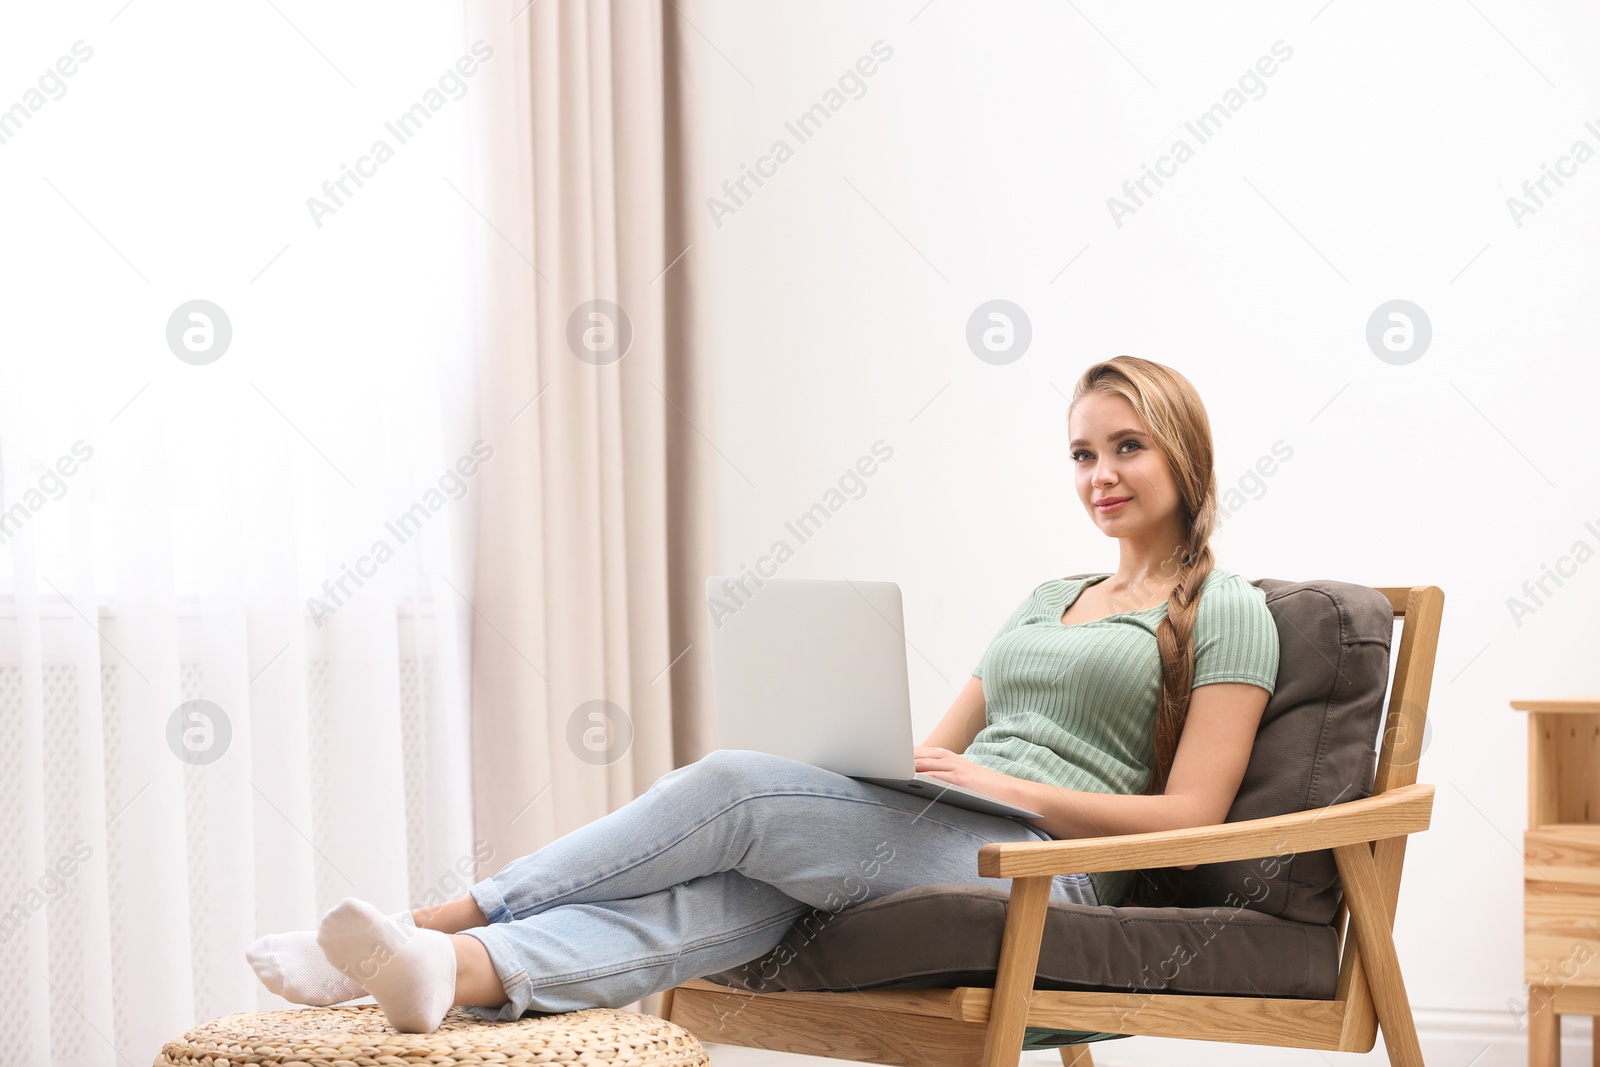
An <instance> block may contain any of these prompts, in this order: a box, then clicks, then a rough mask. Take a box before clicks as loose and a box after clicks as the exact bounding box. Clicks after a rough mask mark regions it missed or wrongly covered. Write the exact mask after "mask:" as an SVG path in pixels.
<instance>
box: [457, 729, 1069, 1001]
mask: <svg viewBox="0 0 1600 1067" xmlns="http://www.w3.org/2000/svg"><path fill="white" fill-rule="evenodd" d="M1048 840H1050V836H1049V835H1048V834H1046V833H1045V832H1044V831H1043V830H1039V829H1036V828H1035V827H1033V826H1030V825H1029V824H1027V823H1025V822H1023V821H1022V820H1020V819H1012V818H1008V817H1006V816H1001V815H986V814H983V813H982V812H976V811H970V810H968V809H966V808H958V807H955V806H954V805H951V804H939V803H934V802H932V801H929V800H925V799H922V798H919V797H915V796H911V795H909V794H906V793H901V792H898V791H896V790H893V789H888V788H885V787H883V786H879V785H872V784H870V783H868V782H858V781H856V780H855V779H853V778H847V777H845V776H844V775H841V774H835V773H834V772H832V771H825V770H822V769H820V768H817V767H813V766H811V765H809V764H806V763H800V762H798V761H796V760H792V759H788V758H786V757H783V756H773V755H768V754H767V753H764V752H752V751H748V750H744V749H719V750H717V751H715V752H712V753H710V754H709V755H707V756H705V757H704V758H702V759H700V760H698V761H696V762H694V763H691V764H689V765H688V766H685V767H679V768H677V769H676V770H672V771H669V772H667V773H666V774H664V775H662V776H661V777H660V778H659V779H657V780H656V782H655V784H654V785H652V786H651V787H650V788H649V789H648V790H646V791H645V792H644V793H643V794H641V795H640V796H638V797H637V798H635V799H634V800H632V801H631V802H629V803H628V804H625V805H623V806H622V807H620V808H618V809H617V810H616V811H613V812H611V813H610V814H609V815H605V816H603V817H601V818H599V819H596V820H595V821H594V822H592V823H590V824H589V825H587V826H584V827H580V828H579V829H577V830H574V831H572V832H571V833H569V834H567V835H566V836H564V837H562V838H560V839H559V840H556V841H552V842H551V843H550V844H548V845H546V846H544V847H543V848H541V849H539V850H538V851H537V852H533V853H530V854H529V855H526V856H521V857H519V858H517V859H514V860H512V861H511V862H509V863H507V864H506V865H505V866H504V867H503V868H501V869H500V871H499V872H498V873H496V874H494V875H493V876H491V877H489V878H486V879H484V880H483V881H481V882H477V883H476V884H474V885H473V886H472V888H471V890H470V892H471V893H472V896H473V899H474V900H476V901H477V903H478V907H479V909H480V910H481V911H482V912H483V914H484V916H485V917H486V918H487V919H488V920H489V925H487V926H480V927H476V928H474V929H471V930H463V931H461V932H462V933H463V934H467V935H469V936H471V937H475V938H477V939H478V940H479V941H482V942H483V945H484V947H485V948H486V949H487V950H488V952H489V959H490V960H491V961H492V962H493V964H494V969H495V973H496V974H497V975H498V976H499V978H500V982H501V984H502V985H503V986H504V987H505V991H506V997H507V998H508V1003H506V1004H504V1005H502V1006H500V1007H498V1008H469V1009H467V1010H468V1011H470V1012H472V1013H473V1014H475V1015H477V1016H479V1017H481V1018H484V1019H516V1018H518V1017H520V1016H521V1015H523V1014H524V1013H527V1012H564V1011H576V1010H579V1009H582V1008H597V1007H598V1008H620V1007H622V1006H623V1005H625V1004H631V1003H633V1002H634V1001H636V1000H639V999H640V998H642V997H646V996H648V995H650V994H651V993H656V992H659V991H661V990H664V989H670V988H672V987H674V986H676V985H678V984H679V983H681V982H684V981H686V980H688V979H690V978H699V977H701V976H703V975H707V974H712V973H714V972H717V971H721V970H724V969H726V968H729V967H734V966H737V965H738V964H741V963H746V962H749V961H751V960H754V959H756V958H758V957H760V956H762V955H765V954H766V953H768V952H770V951H771V950H772V949H774V948H776V947H777V945H778V944H779V942H781V941H782V940H783V937H784V934H785V933H786V932H787V931H788V929H789V926H790V924H791V923H792V922H794V920H795V919H797V918H799V917H800V916H801V915H804V914H806V913H807V912H812V911H821V912H826V913H829V914H831V913H834V912H838V911H841V910H843V909H844V908H847V907H851V906H853V905H856V904H861V903H864V902H866V901H868V900H875V899H877V898H878V897H882V896H886V895H888V894H890V893H894V892H898V891H899V890H902V889H907V888H909V887H912V886H919V885H929V884H932V883H935V882H964V883H971V884H974V885H993V886H1000V887H1002V888H1007V889H1009V887H1010V885H1011V879H1009V878H984V877H980V876H979V875H978V848H979V846H981V845H985V844H988V843H989V842H991V841H1048ZM1050 896H1051V900H1052V901H1060V902H1065V903H1074V904H1098V901H1097V900H1096V898H1095V894H1094V888H1093V886H1092V885H1090V883H1089V877H1088V875H1087V874H1064V875H1057V876H1056V878H1055V879H1054V881H1053V883H1052V886H1051V890H1050ZM824 921H825V920H824Z"/></svg>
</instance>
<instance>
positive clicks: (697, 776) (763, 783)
mask: <svg viewBox="0 0 1600 1067" xmlns="http://www.w3.org/2000/svg"><path fill="white" fill-rule="evenodd" d="M793 762H794V761H792V760H787V759H785V758H784V757H782V756H774V755H771V754H770V753H767V752H756V751H754V750H752V749H745V748H719V749H715V750H714V751H711V752H708V753H706V754H705V755H704V756H701V757H700V758H699V759H697V760H695V761H694V762H693V763H690V764H686V765H684V766H682V767H679V768H678V770H677V771H675V772H673V773H674V774H675V775H681V776H682V777H683V778H686V779H689V780H691V781H693V782H695V783H696V784H697V785H698V786H700V787H701V788H708V789H716V790H719V791H722V792H726V793H730V794H739V793H744V792H747V791H749V790H751V789H758V788H761V787H769V786H771V785H772V784H773V783H774V782H775V781H777V780H778V776H779V775H780V774H781V773H782V771H783V768H784V765H786V764H792V763H793Z"/></svg>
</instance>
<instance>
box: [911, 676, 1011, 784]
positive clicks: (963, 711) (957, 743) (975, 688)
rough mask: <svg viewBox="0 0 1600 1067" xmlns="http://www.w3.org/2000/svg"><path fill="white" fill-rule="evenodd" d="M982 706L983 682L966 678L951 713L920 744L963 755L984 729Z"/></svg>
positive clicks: (977, 678)
mask: <svg viewBox="0 0 1600 1067" xmlns="http://www.w3.org/2000/svg"><path fill="white" fill-rule="evenodd" d="M985 706H986V705H985V704H984V700H983V679H982V678H979V677H978V676H977V675H973V676H971V677H969V678H968V679H967V684H966V685H964V686H962V687H961V692H959V693H957V694H956V700H955V703H954V704H951V705H950V710H949V711H947V712H945V713H944V718H942V719H940V720H939V725H938V726H935V727H934V728H933V733H931V734H929V735H928V739H927V740H926V741H924V742H922V743H923V745H925V746H928V747H932V748H947V749H949V750H950V751H951V752H955V753H961V752H965V751H966V750H967V746H968V745H970V744H972V739H973V738H974V737H977V736H978V731H979V730H981V729H983V725H984V722H985V716H984V709H985ZM918 769H919V770H920V768H918ZM1029 810H1031V811H1038V810H1040V809H1038V808H1031V809H1029Z"/></svg>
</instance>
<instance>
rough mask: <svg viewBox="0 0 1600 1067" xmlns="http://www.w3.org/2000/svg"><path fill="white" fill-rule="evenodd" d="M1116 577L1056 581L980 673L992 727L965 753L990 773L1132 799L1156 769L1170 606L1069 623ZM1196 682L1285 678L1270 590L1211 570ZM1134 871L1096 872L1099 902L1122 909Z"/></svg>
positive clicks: (1012, 625)
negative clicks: (1082, 596)
mask: <svg viewBox="0 0 1600 1067" xmlns="http://www.w3.org/2000/svg"><path fill="white" fill-rule="evenodd" d="M1109 577H1110V575H1108V574H1107V575H1099V576H1096V577H1092V578H1078V579H1069V578H1052V579H1050V580H1049V581H1046V582H1042V583H1040V584H1039V585H1038V586H1037V587H1035V588H1034V590H1033V592H1031V593H1029V594H1028V595H1027V597H1026V598H1025V599H1024V600H1023V601H1022V603H1021V604H1019V605H1017V609H1016V610H1015V611H1013V612H1012V613H1011V617H1010V618H1008V619H1007V620H1006V621H1005V625H1003V626H1001V627H1000V631H999V633H997V634H995V636H994V640H992V641H990V642H989V647H988V648H987V649H986V650H985V651H984V653H983V656H982V658H981V659H979V661H978V665H977V666H976V667H974V668H973V669H972V673H973V674H974V675H976V676H977V677H979V678H982V679H983V699H984V702H985V711H984V722H985V724H984V727H983V729H982V730H979V731H978V736H977V737H975V738H974V739H973V741H972V744H970V745H968V746H967V749H966V751H965V752H963V753H962V755H963V756H965V757H966V758H967V759H969V760H971V761H972V762H973V763H976V764H978V765H979V766H982V767H988V768H990V769H991V770H996V771H999V772H1000V773H1001V774H1006V775H1010V776H1011V777H1013V778H1024V779H1027V780H1029V781H1034V782H1044V783H1046V784H1048V785H1058V786H1061V787H1063V788H1065V789H1074V790H1082V791H1085V792H1092V793H1123V794H1135V793H1141V792H1143V790H1144V787H1145V783H1146V782H1147V781H1148V780H1149V777H1150V769H1151V767H1152V766H1153V764H1154V763H1155V741H1154V738H1153V737H1152V736H1151V733H1152V730H1153V728H1154V725H1155V718H1156V703H1157V700H1158V699H1159V697H1160V691H1161V654H1160V652H1159V651H1158V649H1157V647H1156V628H1157V627H1158V626H1160V625H1161V620H1162V619H1164V618H1166V614H1167V605H1166V603H1165V602H1163V603H1161V604H1158V605H1156V606H1155V607H1153V608H1144V609H1142V610H1139V611H1119V612H1115V613H1113V614H1111V615H1107V616H1106V617H1105V618H1102V619H1095V620H1093V621H1092V622H1085V623H1076V624H1074V625H1071V626H1063V625H1062V624H1061V615H1062V613H1063V612H1065V611H1066V610H1067V608H1068V607H1069V606H1070V605H1071V604H1072V602H1073V601H1074V600H1076V599H1077V598H1078V594H1079V593H1081V592H1082V591H1083V590H1084V589H1085V588H1086V587H1087V586H1090V585H1093V584H1095V583H1097V582H1101V581H1104V580H1105V579H1106V578H1109ZM1192 640H1193V642H1194V650H1195V653H1194V656H1195V663H1194V685H1195V686H1196V687H1199V686H1202V685H1211V684H1213V683H1216V682H1247V683H1249V684H1251V685H1258V686H1260V687H1261V688H1263V689H1265V690H1266V691H1267V692H1268V693H1271V692H1272V691H1273V688H1274V686H1275V685H1276V683H1277V677H1278V628H1277V625H1276V624H1275V623H1274V622H1273V619H1272V613H1271V612H1270V611H1268V610H1267V598H1266V593H1265V592H1263V591H1262V590H1261V589H1260V588H1258V587H1256V586H1254V585H1251V584H1250V583H1249V582H1248V581H1246V580H1245V579H1244V578H1243V577H1241V576H1240V575H1237V574H1234V573H1233V572H1231V571H1225V570H1221V569H1218V568H1215V567H1213V568H1212V571H1211V573H1210V574H1209V575H1207V576H1206V580H1205V584H1204V585H1203V586H1202V587H1201V590H1200V606H1199V608H1198V610H1197V612H1196V615H1195V625H1194V633H1193V635H1192ZM1133 874H1134V872H1133V871H1107V872H1095V873H1092V874H1090V876H1089V878H1090V881H1091V882H1093V883H1094V890H1095V894H1096V896H1097V897H1098V898H1099V901H1100V903H1102V904H1110V905H1115V904H1120V903H1121V902H1122V901H1123V900H1124V899H1125V898H1126V896H1127V894H1128V890H1129V889H1130V888H1131V886H1132V884H1133Z"/></svg>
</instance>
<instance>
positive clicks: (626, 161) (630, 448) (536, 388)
mask: <svg viewBox="0 0 1600 1067" xmlns="http://www.w3.org/2000/svg"><path fill="white" fill-rule="evenodd" d="M517 6H520V5H519V4H518V5H513V10H514V9H515V7H517ZM490 17H498V19H499V20H500V22H499V25H500V26H501V27H502V29H501V30H500V31H499V32H500V33H503V32H504V30H503V27H504V25H505V19H506V11H505V9H501V10H500V11H499V12H498V13H497V14H496V15H495V16H490ZM684 29H685V27H683V26H682V25H681V18H680V16H678V15H677V14H676V13H675V12H674V10H673V8H672V6H671V4H670V3H628V2H619V3H613V4H606V3H589V4H585V3H577V2H560V0H538V2H537V3H534V4H533V5H532V6H531V7H529V8H528V9H527V10H526V11H524V12H523V13H521V14H520V15H518V16H516V17H515V18H514V19H513V20H512V23H511V38H510V39H511V42H512V45H513V49H512V50H513V53H514V54H512V55H508V56H501V55H499V54H498V51H497V54H496V55H495V57H494V59H492V60H491V61H490V63H491V64H492V63H499V62H502V61H503V62H505V64H506V65H507V68H503V69H500V70H499V71H498V72H497V73H498V75H499V80H498V81H496V82H495V83H494V84H495V90H494V91H495V93H496V96H495V100H494V103H493V107H491V108H490V109H489V110H490V111H491V112H492V114H491V116H490V118H489V119H488V120H487V124H488V128H487V129H486V130H485V131H484V132H485V135H486V136H487V137H488V138H489V140H488V141H487V146H488V151H487V152H484V150H483V148H482V147H481V146H480V147H479V148H478V149H477V154H478V155H479V156H480V157H483V158H487V160H488V163H487V166H488V167H490V168H491V170H490V173H488V174H487V175H486V176H485V177H484V178H483V180H482V181H480V182H479V183H478V186H477V187H476V188H475V189H474V190H459V192H461V193H462V194H463V195H464V196H473V195H481V196H482V198H483V200H484V201H485V203H484V204H481V205H480V204H476V203H475V204H473V207H474V208H475V209H480V213H481V214H482V215H483V216H484V220H485V223H486V228H493V229H495V230H496V231H497V232H498V233H499V234H500V236H494V235H492V234H491V235H490V236H489V241H491V242H492V243H491V244H487V245H486V246H485V253H484V271H483V275H482V287H481V292H482V301H483V308H482V321H483V322H484V323H485V327H486V328H485V332H484V334H483V336H481V337H479V338H478V339H477V345H476V347H477V352H478V358H479V359H480V361H481V362H480V370H481V374H480V380H481V383H482V385H481V396H480V403H479V411H480V421H481V426H482V430H481V432H480V436H482V437H483V438H484V440H485V441H486V442H487V443H488V444H489V445H490V446H492V447H493V449H494V455H493V458H492V459H491V460H489V461H488V462H487V463H485V464H484V465H483V467H482V472H481V474H480V475H479V477H480V478H481V479H482V481H481V483H480V486H479V491H480V492H481V493H482V496H481V498H480V514H479V519H478V530H479V532H478V541H477V572H476V579H475V582H474V585H473V588H472V589H471V590H470V591H469V590H462V593H463V598H464V599H465V598H466V597H468V596H470V600H471V608H470V610H471V611H472V613H473V620H472V622H473V657H472V735H473V736H472V763H473V801H474V821H475V829H476V836H477V837H478V838H480V839H481V840H483V841H485V842H487V843H488V845H489V846H490V847H491V848H492V849H493V853H492V855H491V856H489V857H488V858H486V859H484V861H483V862H482V864H481V865H480V868H479V875H480V876H484V875H487V874H491V873H493V872H494V871H496V870H498V869H499V868H500V867H501V866H502V865H504V864H505V863H506V862H507V861H509V860H511V859H513V858H515V857H517V856H520V855H522V854H524V853H527V852H532V851H534V850H535V849H537V848H539V847H540V846H541V845H543V844H545V843H546V842H548V841H550V840H552V839H554V838H555V837H558V836H560V835H561V834H564V833H566V832H567V831H569V830H572V829H574V828H576V827H578V826H582V825H584V824H586V823H589V822H592V821H593V820H595V819H597V818H599V817H600V816H602V815H604V814H606V813H607V812H609V811H611V810H613V809H615V808H617V807H620V806H621V805H623V804H625V803H627V802H628V801H629V800H631V799H633V798H634V797H635V796H637V795H638V794H640V793H642V792H643V791H644V790H645V789H646V788H648V787H649V785H650V784H651V783H652V782H654V781H655V779H656V778H658V777H660V776H661V775H662V774H664V773H666V772H667V771H669V770H671V769H672V768H673V767H676V766H680V765H682V764H684V763H688V762H692V761H693V760H696V759H698V758H699V757H700V756H702V755H704V754H705V753H706V752H708V751H710V749H711V748H713V747H715V744H714V734H713V731H712V728H711V724H710V713H711V700H710V690H709V679H708V678H707V676H706V674H707V671H708V668H709V660H708V658H707V654H706V641H705V631H706V624H705V608H704V602H705V597H704V582H705V577H706V575H707V574H708V573H710V566H711V565H710V563H709V560H710V559H711V554H710V551H709V546H708V545H707V543H706V542H707V540H708V538H709V536H710V531H709V527H708V525H707V519H708V515H709V511H710V509H709V505H708V501H707V492H708V489H709V475H710V473H711V471H710V467H709V460H708V458H707V454H706V453H707V452H708V451H709V449H707V447H706V445H705V443H704V441H703V440H702V439H701V438H700V436H699V432H698V431H697V430H696V428H695V427H696V426H697V425H703V424H704V423H705V421H706V418H705V415H704V400H703V397H702V394H701V391H700V390H701V388H702V386H701V380H702V378H703V373H702V371H701V368H700V367H699V366H697V364H696V360H695V359H694V357H693V346H692V344H691V335H690V323H689V322H688V316H687V314H686V310H685V309H686V308H687V305H688V291H687V288H688V283H689V278H690V277H691V273H692V267H693V264H694V258H695V252H694V250H692V249H690V250H689V251H688V253H687V255H684V254H683V253H684V251H685V249H686V248H687V247H688V245H689V238H688V237H687V236H686V233H687V231H688V221H687V215H686V211H687V208H686V206H685V205H686V204H687V198H686V195H685V192H684V190H683V188H682V185H683V183H682V180H681V171H682V160H683V158H684V153H683V152H682V127H681V124H680V123H679V122H678V119H677V116H678V114H679V112H680V103H679V89H678V85H677V80H678V77H677V73H676V72H677V70H678V58H677V57H678V50H679V44H680V33H681V32H682V30H684ZM691 32H692V31H691ZM513 64H514V71H513V70H511V69H509V68H511V66H512V65H513ZM488 65H489V64H485V66H488ZM680 256H681V258H679V257H680ZM675 261H676V262H675ZM591 301H610V302H612V303H613V304H614V305H616V306H617V307H620V308H621V313H620V314H619V313H617V312H615V311H613V310H612V309H611V308H608V307H604V306H601V307H599V308H597V309H591V308H590V307H589V302H591ZM591 311H592V312H593V314H591ZM575 312H576V314H575ZM595 316H598V317H595ZM630 331H631V338H630V337H629V336H628V335H629V333H630ZM624 342H625V343H626V350H625V352H623V351H622V347H621V346H622V344H623V343H624ZM619 352H622V354H621V358H617V355H618V353H619ZM713 455H714V454H713ZM464 610H466V609H465V607H464ZM602 701H603V702H609V703H610V705H611V706H612V707H608V706H607V705H606V704H601V703H595V702H602ZM630 735H631V736H630Z"/></svg>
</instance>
